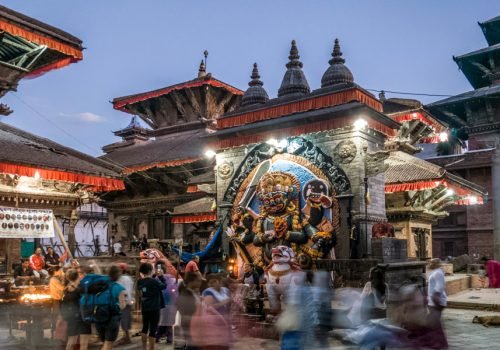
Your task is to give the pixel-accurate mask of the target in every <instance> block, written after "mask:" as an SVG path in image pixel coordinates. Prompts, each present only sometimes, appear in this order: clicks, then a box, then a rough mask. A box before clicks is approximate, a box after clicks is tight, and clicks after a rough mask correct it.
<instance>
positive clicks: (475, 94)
mask: <svg viewBox="0 0 500 350" xmlns="http://www.w3.org/2000/svg"><path fill="white" fill-rule="evenodd" d="M499 93H500V84H498V85H493V86H486V87H483V88H480V89H476V90H472V91H467V92H464V93H462V94H458V95H455V96H451V97H447V98H445V99H442V100H439V101H436V102H433V103H430V104H428V105H426V106H425V108H428V109H431V110H432V109H437V108H440V107H445V106H448V105H452V104H455V103H462V102H465V101H468V100H472V99H479V98H484V97H489V96H491V95H496V94H499Z"/></svg>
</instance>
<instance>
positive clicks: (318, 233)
mask: <svg viewBox="0 0 500 350" xmlns="http://www.w3.org/2000/svg"><path fill="white" fill-rule="evenodd" d="M302 195H303V197H304V200H305V201H306V205H305V206H304V208H303V209H302V213H303V214H304V220H303V221H302V226H303V227H304V231H305V232H306V233H307V235H308V237H309V238H310V239H311V243H310V244H309V245H306V246H303V247H301V250H302V251H304V252H305V253H307V254H308V255H309V256H311V257H312V258H323V257H325V256H326V255H327V254H328V253H329V252H330V250H331V249H332V247H333V246H334V245H335V243H336V242H335V237H334V230H335V227H334V226H333V225H332V222H331V221H330V220H328V218H327V217H326V216H325V211H326V210H328V209H329V208H331V207H332V205H333V199H332V198H331V197H329V190H328V184H327V183H325V182H324V181H323V180H320V179H313V180H310V181H308V182H307V183H306V184H305V185H304V189H303V190H302ZM335 202H336V200H335ZM333 215H334V216H335V217H337V216H338V211H336V212H335V213H333ZM337 221H338V220H337ZM304 259H305V258H304V257H302V256H300V257H299V262H300V263H301V266H303V267H309V266H308V265H309V263H307V262H306V261H304ZM306 260H307V259H306Z"/></svg>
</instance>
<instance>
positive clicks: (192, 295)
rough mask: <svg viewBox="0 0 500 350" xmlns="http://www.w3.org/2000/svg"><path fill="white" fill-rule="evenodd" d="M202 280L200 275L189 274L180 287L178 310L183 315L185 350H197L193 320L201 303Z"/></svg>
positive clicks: (182, 325)
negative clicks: (192, 326)
mask: <svg viewBox="0 0 500 350" xmlns="http://www.w3.org/2000/svg"><path fill="white" fill-rule="evenodd" d="M201 283H202V279H201V277H200V274H198V273H194V272H187V273H186V274H185V275H184V281H183V282H182V283H181V285H180V286H179V297H178V298H177V309H178V310H179V313H180V315H181V329H182V334H183V337H184V341H185V343H186V346H185V347H184V349H185V350H196V349H197V347H196V346H194V344H193V341H192V339H191V338H192V337H191V319H192V317H193V315H194V314H195V313H196V310H197V308H198V307H199V304H200V302H201V299H200V294H199V289H200V287H201Z"/></svg>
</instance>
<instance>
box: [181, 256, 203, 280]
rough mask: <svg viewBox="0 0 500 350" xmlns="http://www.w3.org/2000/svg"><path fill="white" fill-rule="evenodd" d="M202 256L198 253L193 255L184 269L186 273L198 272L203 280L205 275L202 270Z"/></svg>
mask: <svg viewBox="0 0 500 350" xmlns="http://www.w3.org/2000/svg"><path fill="white" fill-rule="evenodd" d="M199 264H200V257H199V256H198V255H193V256H192V257H191V260H190V261H189V262H188V263H187V265H186V268H185V269H184V273H188V272H192V273H197V274H198V275H199V276H200V278H201V279H202V281H204V280H205V279H204V278H203V275H202V274H201V272H200V267H199Z"/></svg>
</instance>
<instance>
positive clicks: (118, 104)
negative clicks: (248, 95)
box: [111, 75, 243, 113]
mask: <svg viewBox="0 0 500 350" xmlns="http://www.w3.org/2000/svg"><path fill="white" fill-rule="evenodd" d="M204 85H209V86H213V87H218V88H222V89H225V90H227V91H229V92H231V93H233V94H235V95H243V91H241V90H240V89H238V88H236V87H234V86H231V85H229V84H227V83H225V82H223V81H221V80H218V79H216V78H214V77H212V76H211V75H206V76H204V77H200V78H196V79H193V80H188V81H185V82H183V83H179V84H174V85H170V86H167V87H164V88H161V89H156V90H151V91H147V92H142V93H138V94H133V95H127V96H122V97H116V98H114V99H113V101H112V102H111V103H112V104H113V108H115V109H118V110H120V111H122V112H127V113H131V112H130V111H129V110H128V109H127V108H126V106H127V105H132V104H135V103H138V102H142V101H145V100H149V99H153V98H156V97H159V96H163V95H168V94H170V93H171V92H172V91H176V90H183V89H188V88H193V87H200V86H204Z"/></svg>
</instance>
